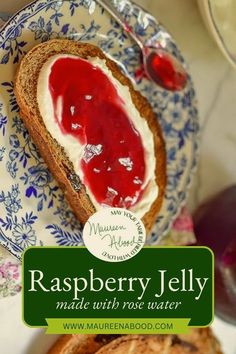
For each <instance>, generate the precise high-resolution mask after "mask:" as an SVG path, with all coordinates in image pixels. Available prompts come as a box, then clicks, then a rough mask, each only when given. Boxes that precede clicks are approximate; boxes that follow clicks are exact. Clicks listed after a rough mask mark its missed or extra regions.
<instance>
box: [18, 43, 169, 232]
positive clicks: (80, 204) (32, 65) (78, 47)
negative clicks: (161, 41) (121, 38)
mask: <svg viewBox="0 0 236 354" xmlns="http://www.w3.org/2000/svg"><path fill="white" fill-rule="evenodd" d="M56 54H71V55H77V56H79V57H81V58H84V59H87V58H89V57H97V58H100V59H103V60H105V61H106V65H107V67H108V68H109V69H110V70H111V72H112V74H113V76H114V78H116V79H117V80H119V81H120V83H121V84H123V85H125V86H128V88H129V91H130V94H131V98H132V101H133V103H134V105H135V107H136V108H137V110H138V111H139V112H140V115H141V116H142V117H143V118H144V119H146V121H147V123H148V126H149V128H150V130H151V131H152V133H153V139H154V147H155V156H156V168H155V175H156V183H157V185H158V188H159V194H158V198H157V199H156V200H155V201H154V202H153V204H152V206H151V208H150V210H149V211H148V212H147V213H146V214H145V215H144V217H143V218H142V221H143V222H144V225H145V227H146V231H147V233H148V232H149V231H150V230H151V228H152V226H153V224H154V222H155V220H156V216H157V214H158V212H159V210H160V208H161V204H162V201H163V197H164V191H165V186H166V155H165V145H164V141H163V138H162V133H161V129H160V126H159V124H158V122H157V119H156V116H155V114H154V113H153V111H152V108H151V106H150V104H149V102H148V101H147V99H146V98H144V97H143V96H142V95H141V94H140V93H139V92H138V91H136V90H135V89H134V88H133V85H132V83H131V81H130V80H129V79H128V78H127V77H126V76H125V75H124V74H123V73H122V72H121V71H120V69H119V68H118V66H117V64H116V63H114V62H113V61H112V60H110V59H109V58H108V57H107V56H106V55H105V54H104V53H103V52H102V51H101V50H100V49H99V48H98V47H96V46H94V45H91V44H87V43H81V42H75V41H72V40H67V39H55V40H50V41H48V42H45V43H42V44H39V45H37V46H36V47H34V48H33V49H32V50H30V51H29V52H28V53H27V54H26V55H25V56H24V57H23V59H22V60H21V63H20V65H19V68H18V71H17V74H16V80H15V86H14V87H15V95H16V99H17V103H18V105H19V107H20V115H21V117H22V119H23V121H24V123H25V125H26V127H27V129H28V131H29V134H30V135H31V137H32V139H33V140H34V142H35V144H36V145H37V147H38V149H39V151H40V154H41V155H42V157H43V159H44V160H45V162H46V163H47V165H48V167H49V169H50V171H51V173H52V174H53V176H54V177H55V178H56V180H57V181H58V183H59V186H60V187H61V189H62V190H63V192H64V194H65V197H66V199H67V201H68V203H69V205H70V206H71V208H72V209H73V211H74V213H75V215H76V217H77V218H78V219H79V220H80V221H81V222H82V223H83V224H84V223H85V222H86V221H87V220H88V218H89V217H90V216H91V215H92V214H93V213H94V212H95V211H96V210H95V207H94V206H93V204H92V202H91V201H90V199H89V197H88V195H87V194H86V189H85V186H83V185H82V184H81V183H80V184H78V183H77V184H76V185H75V183H74V180H75V179H77V180H78V177H77V176H76V175H75V173H74V169H73V166H72V163H71V162H70V160H69V158H68V157H67V156H66V153H65V151H64V149H63V148H62V147H61V146H60V145H59V144H58V143H57V141H56V140H55V139H54V138H53V137H52V136H51V135H50V133H49V132H48V131H47V129H46V127H45V124H44V122H43V119H42V117H41V115H40V112H39V107H38V104H37V82H38V77H39V73H40V70H41V68H42V66H43V65H44V63H45V62H46V61H47V60H48V59H49V58H50V57H52V56H53V55H56Z"/></svg>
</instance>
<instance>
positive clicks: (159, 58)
mask: <svg viewBox="0 0 236 354" xmlns="http://www.w3.org/2000/svg"><path fill="white" fill-rule="evenodd" d="M96 1H97V3H98V4H100V5H101V6H102V7H103V8H104V9H105V10H107V11H108V12H109V13H110V15H111V16H112V17H113V18H114V19H115V20H116V21H117V22H118V23H119V25H120V26H121V27H122V28H123V29H124V31H125V32H126V33H127V34H128V35H129V36H130V37H131V38H132V39H133V40H134V41H135V43H136V44H137V45H138V46H139V48H140V49H141V51H142V56H143V69H144V71H145V73H146V75H147V77H148V78H149V79H150V80H152V81H153V82H155V83H156V84H157V85H159V86H161V87H162V88H164V89H166V90H169V91H180V90H183V89H184V87H185V86H186V83H187V78H188V77H187V73H186V71H185V69H184V67H183V65H182V64H181V63H180V61H179V60H177V59H176V58H175V57H174V56H173V55H172V54H171V53H169V52H167V51H166V50H165V49H164V48H163V47H159V48H158V47H157V48H153V47H150V46H147V45H145V44H144V43H143V42H142V41H141V40H140V38H139V37H138V36H137V35H136V33H135V32H134V31H133V30H132V28H131V27H130V26H129V25H128V24H127V23H126V22H125V21H124V19H123V18H122V16H121V14H120V13H119V12H118V11H117V9H116V8H115V7H114V6H113V5H112V4H111V2H110V0H96Z"/></svg>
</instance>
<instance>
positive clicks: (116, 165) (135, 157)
mask: <svg viewBox="0 0 236 354" xmlns="http://www.w3.org/2000/svg"><path fill="white" fill-rule="evenodd" d="M49 88H50V93H51V96H52V99H53V105H54V112H55V119H56V121H57V124H58V125H59V126H60V129H61V132H62V133H63V134H69V135H72V136H73V137H75V138H76V139H78V141H79V143H80V144H83V145H85V150H84V155H83V158H82V159H81V161H79V157H78V164H80V167H81V169H82V171H83V176H84V177H83V183H84V184H85V185H87V186H88V187H89V189H90V190H91V192H92V194H93V195H94V197H95V199H96V201H97V202H98V203H99V204H101V205H108V206H114V207H124V208H130V207H131V206H133V205H135V204H136V203H137V201H138V200H139V199H140V198H141V196H142V193H143V182H144V178H145V169H146V168H145V159H144V148H143V144H142V140H141V137H140V134H139V132H138V131H137V130H136V129H135V127H134V125H133V123H132V122H131V120H130V119H129V117H128V115H127V113H126V111H125V109H124V103H123V101H122V98H121V97H120V96H119V95H118V93H117V90H116V88H115V87H114V85H113V83H112V82H111V81H110V80H109V78H108V77H107V75H106V74H105V73H104V72H103V71H102V70H101V69H99V68H98V67H95V66H93V65H92V64H91V63H89V61H87V60H83V59H80V58H72V57H63V58H59V59H58V60H56V61H55V63H54V64H53V65H52V68H51V73H50V76H49ZM59 102H61V104H62V107H61V115H60V117H59V116H58V104H59Z"/></svg>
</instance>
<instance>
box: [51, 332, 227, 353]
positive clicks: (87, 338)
mask: <svg viewBox="0 0 236 354" xmlns="http://www.w3.org/2000/svg"><path fill="white" fill-rule="evenodd" d="M107 353H113V354H128V353H129V354H132V353H133V354H141V353H142V354H145V353H147V354H149V353H156V354H180V353H181V354H191V353H195V354H222V351H221V348H220V344H219V342H218V340H217V338H216V337H215V336H214V334H213V332H212V330H211V329H210V328H193V329H191V330H190V331H189V333H188V334H185V335H172V334H170V335H168V334H166V335H160V334H156V335H127V336H126V335H123V336H121V335H108V334H107V335H106V334H104V335H101V334H97V335H92V334H87V335H86V334H83V335H82V334H77V335H63V336H61V337H60V338H59V339H58V340H57V341H56V342H55V344H54V345H53V346H52V348H51V349H50V350H49V351H48V353H47V354H107Z"/></svg>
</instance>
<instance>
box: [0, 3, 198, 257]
mask: <svg viewBox="0 0 236 354" xmlns="http://www.w3.org/2000/svg"><path fill="white" fill-rule="evenodd" d="M113 3H114V5H115V6H116V7H117V9H118V10H119V11H120V12H122V14H123V16H124V18H125V19H126V22H127V24H128V25H129V26H131V27H133V28H134V30H135V31H136V33H137V34H138V35H139V36H140V38H141V39H142V41H143V42H145V43H150V44H152V45H153V46H155V45H157V44H158V45H159V44H161V45H163V46H165V47H166V48H168V50H169V51H170V52H172V53H173V54H174V55H175V56H176V57H177V58H178V59H179V60H180V61H182V62H183V63H184V59H183V57H182V56H181V53H180V52H179V50H178V48H177V46H176V44H175V42H174V41H173V39H172V38H171V36H170V35H169V34H168V33H167V32H166V30H165V29H164V28H163V27H162V26H161V25H160V24H159V23H158V22H157V21H156V20H155V19H154V18H153V17H152V16H151V15H149V14H148V13H146V12H145V11H144V10H142V9H140V8H139V7H138V6H136V5H134V4H132V3H131V2H130V1H129V0H113ZM63 37H67V38H69V39H74V40H79V41H86V42H90V43H94V44H96V45H98V46H100V47H101V48H102V49H103V50H104V51H105V52H107V53H109V55H110V56H111V57H112V58H113V59H114V60H115V61H116V62H117V63H118V65H120V67H121V69H122V70H123V71H124V72H125V73H126V74H127V75H128V76H129V77H130V78H131V80H132V81H133V83H134V85H136V87H137V89H138V90H139V91H140V92H141V93H142V94H143V95H144V96H146V97H147V98H148V100H149V101H150V103H151V105H152V107H153V110H154V111H155V113H156V114H157V117H158V119H159V122H160V124H161V126H162V130H163V134H164V138H165V142H166V150H167V177H168V180H167V188H166V195H165V200H164V203H163V207H162V210H161V213H160V215H159V216H158V218H157V221H156V224H155V226H154V228H153V231H152V233H151V237H150V238H149V241H148V242H149V243H150V244H154V243H156V242H158V240H159V238H160V236H162V235H164V234H165V233H167V231H168V230H169V228H170V226H171V223H172V221H173V220H174V219H175V217H176V216H177V213H178V212H179V210H180V208H181V205H182V204H183V202H184V201H185V199H186V193H187V189H188V186H189V184H190V182H191V175H192V171H193V170H194V168H195V166H196V157H197V148H198V132H199V125H198V112H197V109H196V98H195V92H194V89H193V85H192V81H191V78H190V77H189V80H188V85H187V87H186V89H185V90H184V91H182V92H178V93H172V92H168V91H165V90H162V89H160V88H159V87H157V86H156V85H155V84H153V83H151V82H150V81H148V79H147V78H146V77H145V75H143V71H142V65H141V56H140V51H139V48H138V47H137V46H136V45H135V44H134V43H133V42H132V40H131V39H130V38H129V37H128V36H127V34H126V33H124V32H123V31H122V29H121V28H120V26H119V25H118V24H117V23H116V21H114V19H112V18H111V17H110V15H109V14H108V13H106V11H104V9H103V8H101V7H100V6H98V5H96V1H94V0H36V1H34V2H33V3H31V4H30V5H29V6H28V7H26V8H25V9H24V10H22V11H20V12H19V13H18V14H16V15H15V16H14V18H13V19H12V20H10V21H9V22H8V24H7V25H6V26H5V27H4V28H3V30H2V31H1V33H0V63H1V65H0V77H1V81H0V87H1V90H0V137H1V139H0V142H1V146H0V169H1V179H2V180H3V181H4V183H3V184H2V185H1V186H0V242H1V243H3V244H4V245H5V246H6V247H7V248H8V249H9V250H10V251H11V252H12V253H13V254H15V255H16V256H17V257H19V258H20V256H21V252H22V251H23V250H24V249H25V248H26V247H28V246H31V245H43V244H45V245H52V244H58V245H67V246H74V245H80V244H82V236H81V235H82V227H81V225H80V224H79V222H78V221H77V220H76V218H75V216H74V214H73V213H72V211H71V210H70V209H69V208H68V205H67V203H66V201H65V200H64V197H63V195H62V193H61V192H60V189H59V187H58V185H57V183H56V181H55V180H54V179H53V178H52V176H51V174H50V172H49V171H48V169H47V167H46V165H45V164H44V161H43V160H42V159H41V157H40V155H39V153H38V151H37V149H36V147H35V145H34V144H33V142H32V140H31V138H30V136H29V134H28V132H27V130H26V129H25V126H24V124H23V123H22V121H21V119H20V115H19V108H18V106H17V103H16V98H15V95H14V90H13V81H14V72H15V70H16V67H17V63H18V62H19V60H20V58H21V57H22V55H24V53H25V52H27V51H28V50H29V49H30V48H32V46H34V45H35V44H37V43H40V42H44V41H47V40H49V39H52V38H63Z"/></svg>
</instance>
